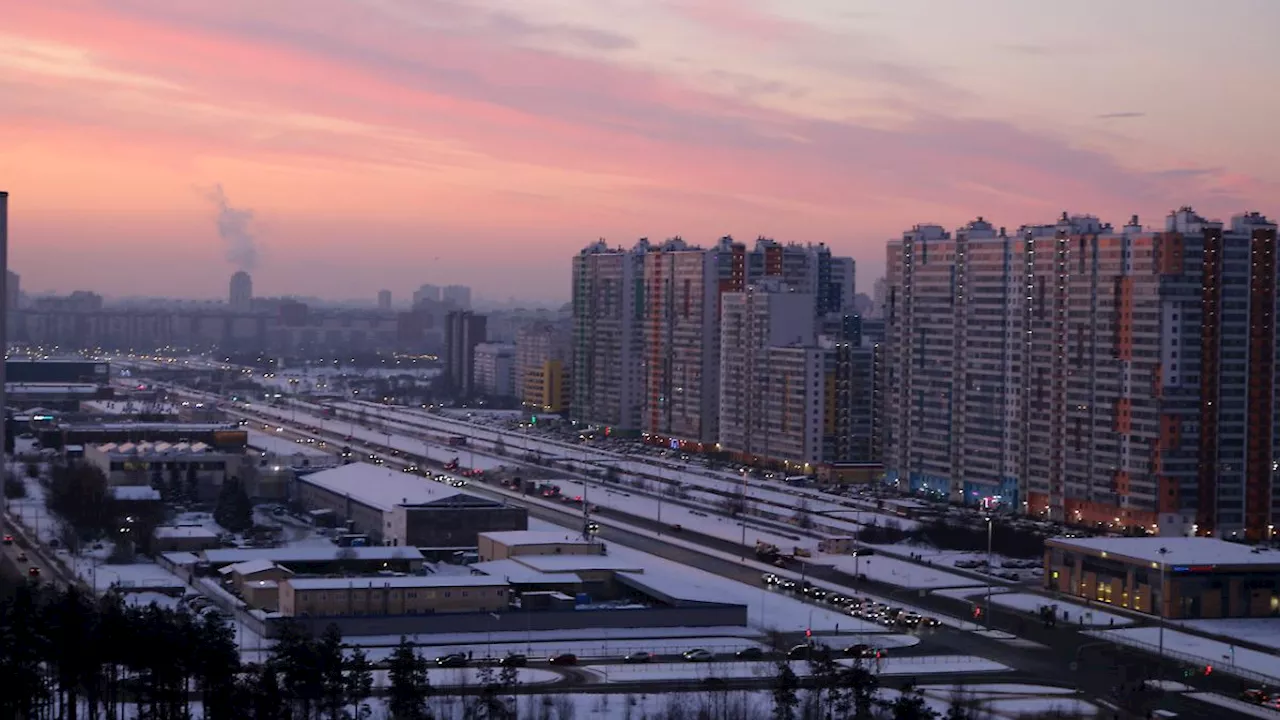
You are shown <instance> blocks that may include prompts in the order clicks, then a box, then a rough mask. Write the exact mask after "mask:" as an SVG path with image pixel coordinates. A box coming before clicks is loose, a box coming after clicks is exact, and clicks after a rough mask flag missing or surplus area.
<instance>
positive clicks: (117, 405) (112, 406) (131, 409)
mask: <svg viewBox="0 0 1280 720" xmlns="http://www.w3.org/2000/svg"><path fill="white" fill-rule="evenodd" d="M80 410H81V412H86V413H98V414H101V415H176V414H177V412H178V406H177V405H174V404H173V403H167V402H148V401H145V400H87V401H85V402H82V403H81V404H80Z"/></svg>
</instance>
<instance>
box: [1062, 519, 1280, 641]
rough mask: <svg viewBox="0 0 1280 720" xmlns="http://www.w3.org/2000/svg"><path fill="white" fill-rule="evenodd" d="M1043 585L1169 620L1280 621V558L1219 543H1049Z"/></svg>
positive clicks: (1141, 540)
mask: <svg viewBox="0 0 1280 720" xmlns="http://www.w3.org/2000/svg"><path fill="white" fill-rule="evenodd" d="M1044 577H1045V586H1046V587H1047V588H1048V589H1050V590H1056V591H1058V592H1062V593H1066V594H1069V595H1075V596H1078V597H1082V598H1085V599H1087V600H1090V601H1096V602H1101V603H1106V604H1112V605H1118V606H1120V607H1124V608H1129V609H1130V610H1137V611H1139V612H1144V613H1151V614H1153V615H1154V614H1159V615H1163V616H1164V617H1166V618H1170V619H1178V620H1193V619H1200V618H1205V619H1209V618H1245V617H1274V616H1277V615H1280V550H1272V549H1269V548H1262V547H1250V546H1248V545H1240V544H1237V543H1232V542H1227V541H1225V540H1218V539H1216V538H1204V537H1122V538H1121V537H1094V538H1051V539H1049V540H1047V541H1046V542H1045V573H1044ZM1162 598H1163V599H1162Z"/></svg>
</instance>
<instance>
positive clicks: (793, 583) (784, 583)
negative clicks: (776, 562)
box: [778, 578, 796, 591]
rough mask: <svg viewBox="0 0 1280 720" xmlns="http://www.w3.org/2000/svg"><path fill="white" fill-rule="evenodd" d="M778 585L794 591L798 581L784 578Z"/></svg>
mask: <svg viewBox="0 0 1280 720" xmlns="http://www.w3.org/2000/svg"><path fill="white" fill-rule="evenodd" d="M778 587H780V588H782V589H783V590H791V591H794V590H795V589H796V581H795V580H790V579H787V578H783V579H782V581H781V582H779V583H778Z"/></svg>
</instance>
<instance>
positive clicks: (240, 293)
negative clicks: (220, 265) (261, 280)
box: [229, 270, 253, 310]
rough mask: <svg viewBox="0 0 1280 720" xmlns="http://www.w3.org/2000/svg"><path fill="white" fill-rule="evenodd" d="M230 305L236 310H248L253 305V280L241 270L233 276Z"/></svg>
mask: <svg viewBox="0 0 1280 720" xmlns="http://www.w3.org/2000/svg"><path fill="white" fill-rule="evenodd" d="M229 300H230V304H231V307H232V308H234V309H236V310H248V309H249V308H250V307H251V306H252V305H253V278H251V277H249V273H247V272H245V271H243V270H240V271H238V272H236V273H235V274H234V275H232V276H231V289H230V297H229Z"/></svg>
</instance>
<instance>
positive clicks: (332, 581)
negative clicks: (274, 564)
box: [284, 575, 507, 590]
mask: <svg viewBox="0 0 1280 720" xmlns="http://www.w3.org/2000/svg"><path fill="white" fill-rule="evenodd" d="M284 584H287V585H290V586H292V587H293V589H294V590H345V589H348V588H350V589H353V590H354V589H356V588H455V587H460V588H468V587H507V581H506V580H503V579H502V578H498V577H490V576H488V575H398V576H382V575H365V576H362V577H349V578H289V579H288V580H285V581H284Z"/></svg>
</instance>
